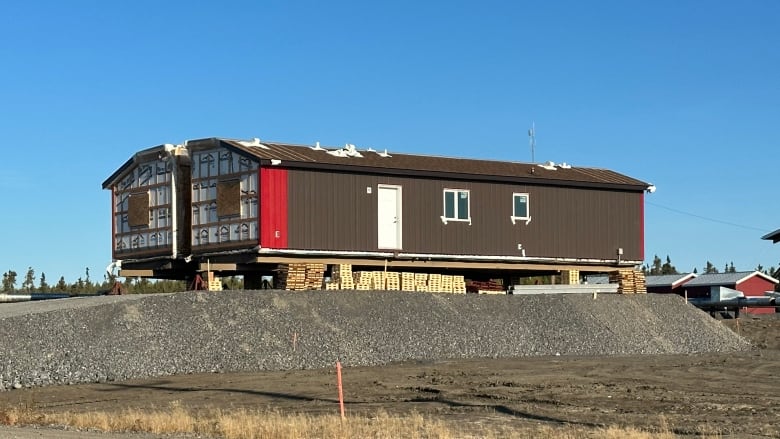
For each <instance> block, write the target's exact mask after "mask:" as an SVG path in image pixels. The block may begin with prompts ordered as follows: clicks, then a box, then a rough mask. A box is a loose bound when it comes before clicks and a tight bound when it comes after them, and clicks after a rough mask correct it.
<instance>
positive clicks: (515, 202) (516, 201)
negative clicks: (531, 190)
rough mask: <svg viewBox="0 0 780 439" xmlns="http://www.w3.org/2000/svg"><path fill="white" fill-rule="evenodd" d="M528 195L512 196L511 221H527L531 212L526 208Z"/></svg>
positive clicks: (518, 194)
mask: <svg viewBox="0 0 780 439" xmlns="http://www.w3.org/2000/svg"><path fill="white" fill-rule="evenodd" d="M528 201H529V200H528V194H520V193H515V194H513V195H512V218H513V219H522V220H525V219H528V218H530V217H531V212H530V210H529V206H528Z"/></svg>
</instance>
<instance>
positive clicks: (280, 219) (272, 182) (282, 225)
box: [260, 168, 287, 248]
mask: <svg viewBox="0 0 780 439" xmlns="http://www.w3.org/2000/svg"><path fill="white" fill-rule="evenodd" d="M260 246H261V247H264V248H287V170H286V169H268V168H260Z"/></svg>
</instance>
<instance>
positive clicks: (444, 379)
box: [0, 315, 780, 438]
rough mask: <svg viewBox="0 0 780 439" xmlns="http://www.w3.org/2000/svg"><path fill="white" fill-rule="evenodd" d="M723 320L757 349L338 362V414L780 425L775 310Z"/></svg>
mask: <svg viewBox="0 0 780 439" xmlns="http://www.w3.org/2000/svg"><path fill="white" fill-rule="evenodd" d="M722 323H723V324H725V325H728V326H729V327H730V328H732V329H733V330H735V331H738V332H739V333H740V334H741V335H743V336H744V337H746V338H747V339H749V340H751V341H752V342H753V343H754V344H755V345H756V347H757V349H756V350H754V351H752V352H747V353H740V354H728V355H727V354H703V355H662V356H626V357H544V358H520V359H487V360H466V361H463V360H458V361H438V362H424V363H422V362H409V363H403V364H394V365H390V366H385V367H370V368H368V367H358V368H351V367H345V368H344V370H343V382H344V398H345V404H346V411H347V415H348V416H349V415H355V414H360V413H366V414H372V413H375V412H376V411H377V410H380V409H381V410H384V411H386V412H389V413H409V412H411V411H416V412H419V413H423V414H427V415H430V416H435V417H439V418H442V419H445V420H450V421H452V422H457V423H462V424H463V425H464V427H466V428H475V429H478V427H479V425H481V424H484V423H502V424H505V425H507V426H518V427H519V426H523V425H529V424H534V425H538V424H547V425H550V426H560V425H567V426H575V427H583V428H588V427H596V426H609V425H617V426H633V427H639V428H646V429H657V428H660V426H661V425H662V424H663V423H665V424H666V425H668V427H669V428H670V429H671V430H672V431H674V432H676V433H678V434H679V435H681V436H687V435H691V436H695V434H696V433H697V432H700V431H701V429H702V427H704V428H706V429H708V430H709V431H717V432H720V433H721V435H722V437H724V438H759V437H761V438H766V437H780V318H778V315H772V316H770V317H764V318H761V319H757V318H751V317H749V316H744V315H743V317H742V318H740V319H739V320H738V321H737V320H723V321H722ZM337 395H338V392H337V390H336V377H335V368H334V369H333V370H305V371H283V372H263V373H235V374H203V375H186V376H173V377H165V378H159V379H150V380H137V381H128V382H117V383H110V384H91V385H77V386H61V387H49V388H38V389H23V390H14V391H7V392H0V406H12V405H17V404H24V405H26V406H31V407H35V408H37V409H38V410H40V411H43V412H85V411H109V412H110V411H121V410H123V409H126V408H150V407H158V408H167V407H170V406H171V405H172V404H178V405H180V406H182V407H187V408H190V409H192V410H201V409H209V408H214V407H220V408H223V409H228V408H249V409H259V410H272V411H278V412H283V413H307V414H320V413H331V414H336V413H338V399H337ZM3 431H4V430H0V433H2V432H3ZM37 432H38V433H40V431H37ZM3 437H10V436H3ZM15 437H20V438H21V437H26V436H22V435H18V436H15ZM30 437H39V438H40V437H44V435H35V436H30ZM51 437H56V436H51ZM111 437H114V436H111ZM127 437H137V436H127Z"/></svg>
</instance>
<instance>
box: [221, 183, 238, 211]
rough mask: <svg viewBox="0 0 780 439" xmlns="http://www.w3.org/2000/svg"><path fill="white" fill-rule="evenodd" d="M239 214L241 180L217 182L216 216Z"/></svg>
mask: <svg viewBox="0 0 780 439" xmlns="http://www.w3.org/2000/svg"><path fill="white" fill-rule="evenodd" d="M239 215H241V180H225V181H220V182H219V183H217V217H219V218H223V217H226V216H239Z"/></svg>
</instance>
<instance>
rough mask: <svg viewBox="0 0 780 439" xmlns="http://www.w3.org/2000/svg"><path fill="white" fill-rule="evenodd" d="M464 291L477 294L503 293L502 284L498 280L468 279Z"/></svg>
mask: <svg viewBox="0 0 780 439" xmlns="http://www.w3.org/2000/svg"><path fill="white" fill-rule="evenodd" d="M466 291H468V292H469V293H479V294H504V286H503V285H501V284H500V283H498V282H493V281H492V280H489V281H476V280H470V281H468V282H467V283H466Z"/></svg>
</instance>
